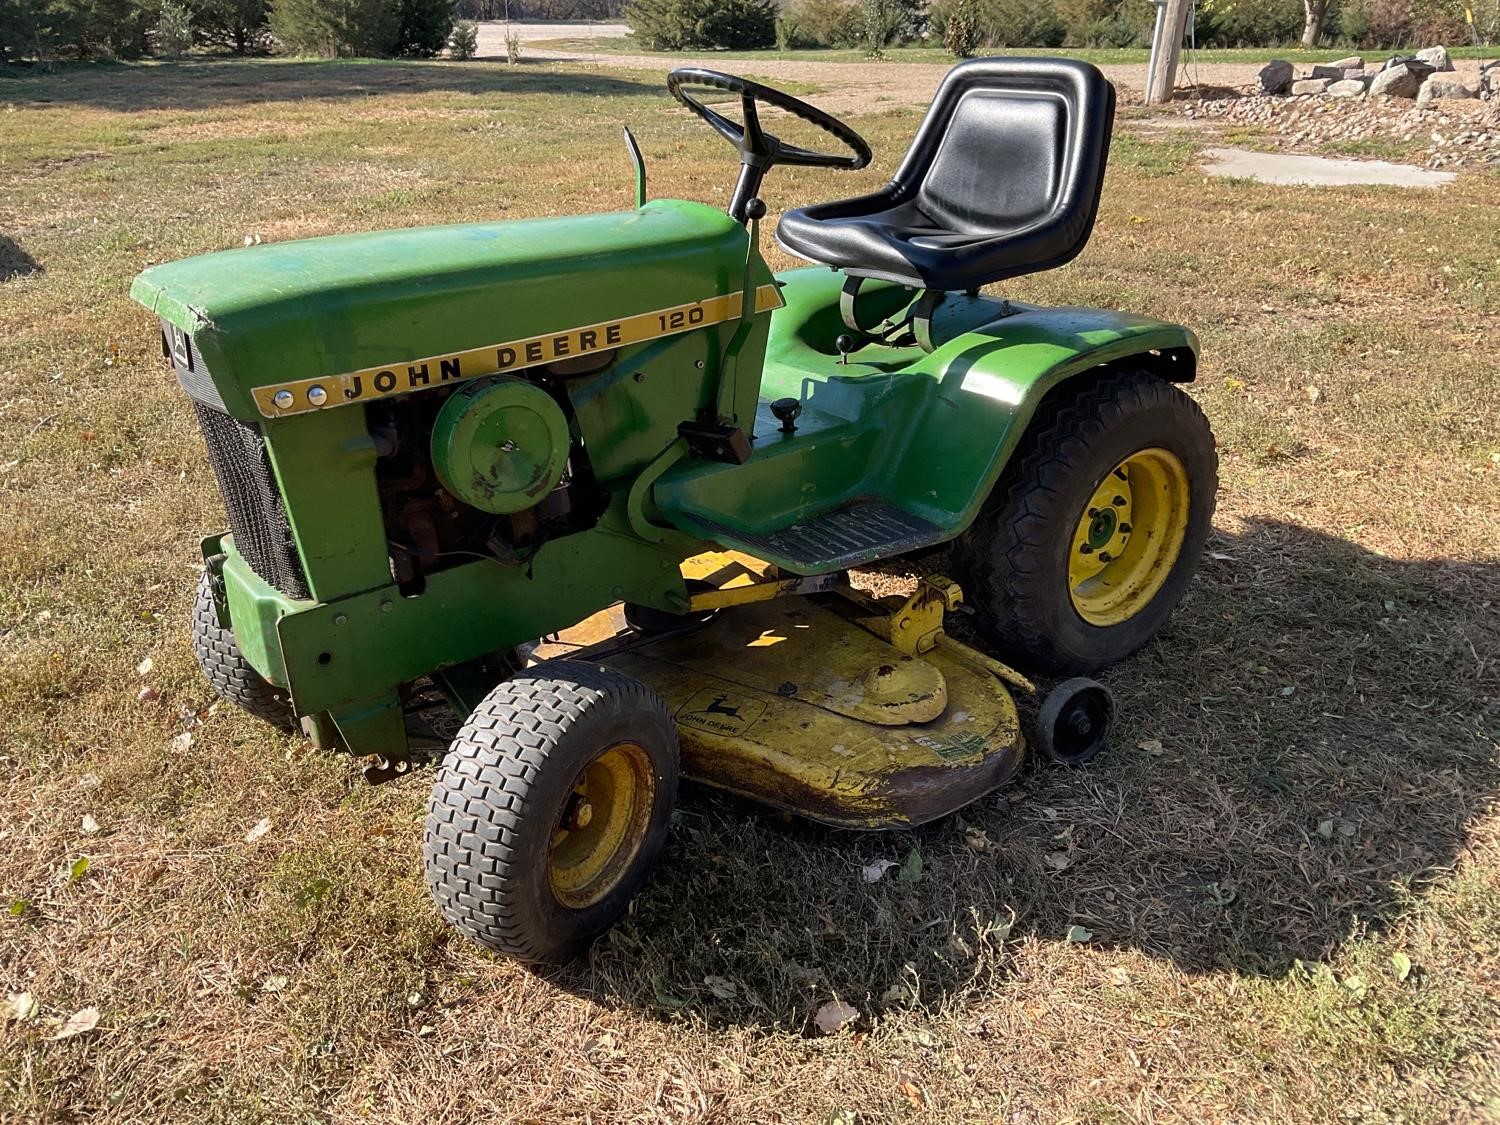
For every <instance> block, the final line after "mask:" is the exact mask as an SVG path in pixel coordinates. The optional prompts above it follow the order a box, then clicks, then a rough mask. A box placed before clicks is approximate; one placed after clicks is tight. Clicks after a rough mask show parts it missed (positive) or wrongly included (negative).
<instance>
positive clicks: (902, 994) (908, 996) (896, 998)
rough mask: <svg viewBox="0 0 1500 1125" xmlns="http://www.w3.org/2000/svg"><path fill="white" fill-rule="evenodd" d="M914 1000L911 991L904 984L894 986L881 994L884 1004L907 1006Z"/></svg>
mask: <svg viewBox="0 0 1500 1125" xmlns="http://www.w3.org/2000/svg"><path fill="white" fill-rule="evenodd" d="M912 999H914V997H913V996H912V992H911V989H909V988H907V987H906V985H904V984H893V985H891V987H890V988H887V989H886V990H885V991H884V992H882V993H881V994H880V1002H881V1003H882V1004H906V1003H909V1002H910V1001H911V1000H912Z"/></svg>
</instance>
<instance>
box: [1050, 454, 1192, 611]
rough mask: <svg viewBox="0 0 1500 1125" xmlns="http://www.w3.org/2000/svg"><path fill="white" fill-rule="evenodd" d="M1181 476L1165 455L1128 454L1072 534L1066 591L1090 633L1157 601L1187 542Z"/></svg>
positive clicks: (1185, 482) (1182, 470)
mask: <svg viewBox="0 0 1500 1125" xmlns="http://www.w3.org/2000/svg"><path fill="white" fill-rule="evenodd" d="M1189 497H1190V493H1189V490H1188V477H1187V470H1186V469H1185V468H1183V465H1182V461H1181V460H1180V459H1179V458H1178V456H1177V454H1175V453H1172V452H1171V451H1169V450H1166V449H1160V448H1153V449H1142V450H1141V451H1140V452H1138V453H1132V454H1131V455H1130V456H1129V457H1127V458H1125V460H1123V461H1121V462H1120V463H1119V464H1118V465H1116V466H1115V467H1114V468H1113V469H1111V470H1110V471H1109V472H1108V473H1106V474H1105V477H1104V480H1103V481H1102V482H1101V483H1100V484H1099V487H1098V488H1096V489H1094V494H1093V495H1092V496H1090V497H1089V500H1088V503H1087V504H1085V505H1084V508H1083V512H1082V513H1081V514H1080V516H1079V518H1078V526H1077V527H1076V528H1075V529H1074V532H1073V542H1072V546H1071V548H1070V553H1069V555H1068V590H1069V593H1070V594H1071V595H1072V599H1073V608H1074V609H1076V610H1077V611H1078V615H1079V616H1080V617H1082V618H1083V619H1084V620H1085V621H1087V622H1088V623H1089V624H1090V625H1098V626H1101V627H1103V626H1107V625H1118V624H1120V623H1121V622H1122V621H1128V620H1129V619H1130V618H1132V617H1134V616H1135V615H1136V614H1137V613H1139V612H1140V611H1141V610H1143V609H1144V608H1145V607H1146V606H1147V605H1148V604H1150V602H1151V599H1152V598H1154V597H1156V594H1157V592H1158V591H1159V590H1160V589H1161V587H1162V583H1164V582H1166V580H1167V575H1169V574H1170V573H1171V572H1172V567H1173V566H1174V565H1175V564H1176V562H1177V557H1178V556H1179V555H1180V554H1181V553H1182V541H1183V539H1184V538H1185V537H1186V535H1187V525H1188V502H1189Z"/></svg>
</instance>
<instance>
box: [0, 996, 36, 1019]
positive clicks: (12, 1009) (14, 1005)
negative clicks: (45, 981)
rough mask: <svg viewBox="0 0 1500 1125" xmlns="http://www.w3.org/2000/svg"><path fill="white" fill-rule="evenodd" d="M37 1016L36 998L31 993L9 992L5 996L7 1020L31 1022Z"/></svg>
mask: <svg viewBox="0 0 1500 1125" xmlns="http://www.w3.org/2000/svg"><path fill="white" fill-rule="evenodd" d="M35 1014H36V997H35V996H33V995H32V994H31V993H29V992H7V993H6V994H5V1018H6V1019H8V1020H29V1019H30V1018H31V1017H32V1016H33V1015H35Z"/></svg>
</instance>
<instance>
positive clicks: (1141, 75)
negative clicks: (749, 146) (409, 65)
mask: <svg viewBox="0 0 1500 1125" xmlns="http://www.w3.org/2000/svg"><path fill="white" fill-rule="evenodd" d="M511 26H512V27H513V28H514V30H515V32H516V34H518V35H519V36H520V37H521V40H522V42H523V44H524V43H530V42H537V41H543V40H547V39H559V38H566V37H568V36H577V35H578V34H579V28H578V27H577V26H576V25H570V24H522V23H518V24H513V25H511ZM505 29H506V25H505V24H503V23H483V24H480V25H479V55H480V57H481V58H488V57H499V58H504V57H505ZM628 32H629V29H628V28H627V27H626V26H625V25H624V24H603V23H601V24H595V25H593V27H592V28H591V29H590V30H589V32H588V34H589V35H590V36H592V37H594V38H611V39H614V38H621V37H623V36H625V35H626V34H628ZM522 53H523V56H524V57H525V58H526V59H528V60H534V61H538V62H572V63H586V64H591V65H596V66H604V67H609V68H613V69H621V70H645V71H658V72H660V73H661V74H663V75H665V74H666V72H667V71H668V70H670V69H671V68H672V67H674V66H705V67H710V68H713V69H716V70H725V69H727V70H731V71H733V72H735V73H737V74H745V75H750V76H753V77H756V78H761V79H769V80H770V81H772V82H775V81H777V80H783V81H789V82H803V83H807V84H809V85H813V86H817V87H819V88H820V92H819V93H817V94H813V95H809V97H808V100H809V101H811V102H813V103H815V104H816V105H818V106H820V107H821V108H823V109H826V110H828V111H829V112H830V113H846V114H856V113H869V112H872V111H878V110H881V109H904V108H908V107H912V106H926V105H927V104H928V103H929V102H930V101H931V100H932V94H933V91H934V90H936V89H937V86H938V83H939V82H940V81H942V78H943V75H944V74H946V73H947V72H948V70H949V65H950V64H947V63H905V62H903V63H874V62H869V63H864V62H821V61H815V60H805V61H804V60H801V59H772V58H767V59H755V60H753V61H752V60H738V59H737V60H734V61H733V62H726V61H725V60H723V59H722V58H718V57H716V56H715V55H714V54H713V53H712V52H709V53H707V54H702V55H694V54H687V53H684V54H683V55H681V56H679V57H676V58H670V59H668V58H664V57H662V56H661V55H625V54H616V53H614V52H602V51H592V52H590V51H563V50H558V49H556V48H552V47H547V48H535V47H523V52H522ZM1263 65H1264V64H1263V63H1259V62H1249V63H1205V64H1201V65H1197V66H1194V65H1193V64H1192V63H1191V61H1190V60H1188V59H1184V61H1183V66H1182V67H1181V69H1180V70H1179V72H1178V76H1177V83H1178V88H1179V90H1184V91H1187V90H1191V89H1192V88H1193V86H1194V85H1195V84H1196V85H1197V86H1199V87H1202V88H1205V89H1206V88H1226V87H1228V88H1238V89H1246V90H1248V89H1249V88H1251V87H1253V86H1254V85H1255V82H1256V76H1257V75H1258V74H1259V73H1260V69H1261V67H1262V66H1263ZM1458 66H1459V74H1458V75H1457V77H1459V78H1460V79H1462V80H1463V81H1465V82H1467V83H1469V84H1470V85H1473V82H1474V78H1475V77H1476V74H1477V71H1476V67H1475V64H1474V63H1473V62H1472V61H1467V62H1466V61H1460V62H1459V64H1458ZM1099 69H1100V70H1102V71H1103V72H1104V75H1105V77H1106V78H1108V79H1109V80H1110V81H1111V82H1113V83H1114V84H1115V86H1116V88H1117V89H1118V90H1119V94H1120V102H1121V104H1122V105H1126V104H1130V103H1133V102H1134V103H1139V102H1140V100H1141V97H1142V95H1143V93H1144V91H1145V88H1146V64H1145V63H1106V64H1105V65H1103V66H1101V67H1100V68H1099ZM1470 71H1476V73H1469V72H1470Z"/></svg>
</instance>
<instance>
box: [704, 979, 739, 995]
mask: <svg viewBox="0 0 1500 1125" xmlns="http://www.w3.org/2000/svg"><path fill="white" fill-rule="evenodd" d="M703 983H704V984H706V985H708V990H709V991H710V992H712V993H713V994H714V995H715V996H717V997H718V998H719V999H720V1000H728V999H730V998H732V997H733V996H734V995H735V993H736V992H738V991H739V989H738V986H736V984H735V983H734V981H732V980H730V979H729V978H728V977H715V976H707V977H704V978H703Z"/></svg>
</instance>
